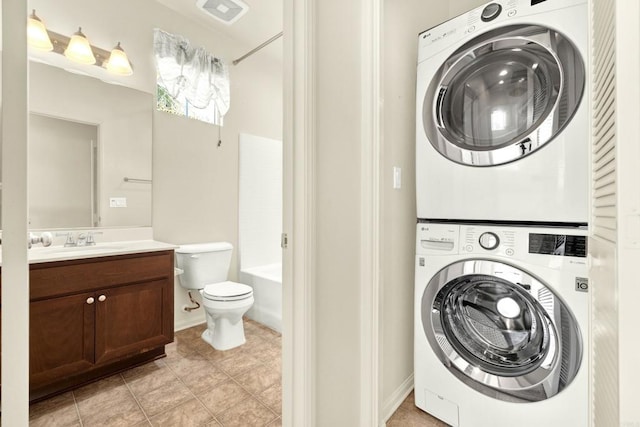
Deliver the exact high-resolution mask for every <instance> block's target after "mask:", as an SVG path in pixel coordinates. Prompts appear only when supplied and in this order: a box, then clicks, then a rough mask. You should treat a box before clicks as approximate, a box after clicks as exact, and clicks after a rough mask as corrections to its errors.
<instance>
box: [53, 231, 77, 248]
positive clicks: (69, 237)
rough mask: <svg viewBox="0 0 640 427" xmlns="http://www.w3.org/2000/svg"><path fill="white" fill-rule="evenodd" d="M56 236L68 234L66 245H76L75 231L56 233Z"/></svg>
mask: <svg viewBox="0 0 640 427" xmlns="http://www.w3.org/2000/svg"><path fill="white" fill-rule="evenodd" d="M56 236H67V240H65V242H64V246H65V247H69V246H76V241H75V240H74V239H73V233H72V232H70V231H69V232H66V233H56Z"/></svg>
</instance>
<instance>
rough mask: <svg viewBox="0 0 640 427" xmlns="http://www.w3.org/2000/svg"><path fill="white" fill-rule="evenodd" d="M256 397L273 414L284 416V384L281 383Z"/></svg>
mask: <svg viewBox="0 0 640 427" xmlns="http://www.w3.org/2000/svg"><path fill="white" fill-rule="evenodd" d="M256 397H257V398H258V400H259V401H261V402H262V403H264V404H265V405H267V406H268V407H269V408H270V409H271V410H272V411H273V412H275V413H276V414H278V415H280V416H282V383H281V382H280V381H278V382H277V383H276V384H274V385H272V386H271V387H269V388H268V389H266V390H264V391H262V392H261V393H260V394H258V395H256Z"/></svg>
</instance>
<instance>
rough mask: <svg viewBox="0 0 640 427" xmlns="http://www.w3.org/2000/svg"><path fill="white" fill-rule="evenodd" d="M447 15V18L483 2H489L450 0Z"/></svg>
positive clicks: (481, 0) (483, 0) (480, 0)
mask: <svg viewBox="0 0 640 427" xmlns="http://www.w3.org/2000/svg"><path fill="white" fill-rule="evenodd" d="M448 3H449V17H448V18H447V19H451V18H454V17H456V16H458V15H462V14H463V13H465V12H468V11H470V10H471V9H474V8H476V7H478V6H482V5H483V4H486V3H490V1H487V0H450V1H449V2H448Z"/></svg>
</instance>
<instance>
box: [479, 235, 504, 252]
mask: <svg viewBox="0 0 640 427" xmlns="http://www.w3.org/2000/svg"><path fill="white" fill-rule="evenodd" d="M478 242H479V243H480V246H482V248H483V249H486V250H489V251H490V250H493V249H495V248H497V247H498V246H499V245H500V238H499V237H498V235H497V234H496V233H493V232H491V231H486V232H484V233H482V234H481V235H480V239H479V240H478Z"/></svg>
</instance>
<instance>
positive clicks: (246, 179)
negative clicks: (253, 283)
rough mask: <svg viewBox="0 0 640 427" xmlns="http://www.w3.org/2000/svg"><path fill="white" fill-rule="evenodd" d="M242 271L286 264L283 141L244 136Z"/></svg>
mask: <svg viewBox="0 0 640 427" xmlns="http://www.w3.org/2000/svg"><path fill="white" fill-rule="evenodd" d="M239 182H240V188H239V190H240V224H239V236H240V237H239V245H238V255H239V257H240V261H239V262H240V269H242V270H244V269H246V268H251V267H257V266H261V265H269V264H280V263H282V249H281V248H280V233H281V230H282V141H278V140H275V139H270V138H263V137H260V136H255V135H250V134H240V180H239Z"/></svg>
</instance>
